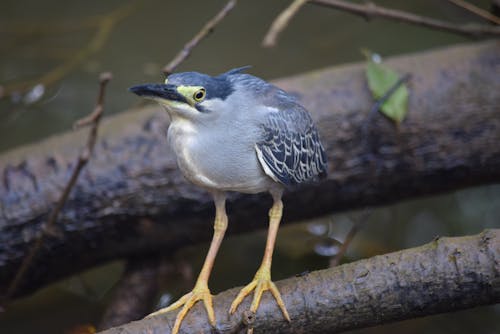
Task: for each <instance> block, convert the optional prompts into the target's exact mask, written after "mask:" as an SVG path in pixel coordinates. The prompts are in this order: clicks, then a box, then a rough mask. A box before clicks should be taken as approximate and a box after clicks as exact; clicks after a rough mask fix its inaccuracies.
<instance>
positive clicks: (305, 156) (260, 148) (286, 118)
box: [129, 66, 328, 334]
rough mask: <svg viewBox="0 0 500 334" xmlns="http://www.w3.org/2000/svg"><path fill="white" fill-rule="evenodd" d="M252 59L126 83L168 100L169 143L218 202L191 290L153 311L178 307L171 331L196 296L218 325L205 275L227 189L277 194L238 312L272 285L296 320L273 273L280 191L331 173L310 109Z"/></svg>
mask: <svg viewBox="0 0 500 334" xmlns="http://www.w3.org/2000/svg"><path fill="white" fill-rule="evenodd" d="M248 68H249V66H245V67H239V68H234V69H231V70H229V71H227V72H224V73H222V74H219V75H216V76H210V75H208V74H204V73H199V72H179V73H173V74H170V75H168V76H167V78H166V79H165V81H164V82H163V83H147V84H140V85H136V86H133V87H131V88H129V90H130V91H131V92H133V93H135V94H137V95H138V96H140V97H143V98H147V99H152V100H154V101H156V102H158V103H159V104H160V105H162V106H163V107H165V109H166V111H167V113H168V115H169V118H170V125H169V127H168V131H167V140H168V143H169V145H170V147H171V149H172V150H173V152H174V153H175V155H176V159H177V165H178V168H179V169H180V171H181V172H182V174H183V175H184V177H185V178H186V179H187V180H189V181H190V182H192V183H193V184H195V185H197V186H199V187H202V188H204V189H206V190H207V191H208V192H209V193H211V195H212V197H213V201H214V204H215V220H214V233H213V238H212V241H211V243H210V246H209V250H208V253H207V255H206V259H205V262H204V264H203V266H202V269H201V271H200V273H199V276H198V279H197V281H196V283H195V286H194V288H193V290H192V291H191V292H189V293H187V294H186V295H184V296H183V297H181V298H180V299H179V300H178V301H176V302H174V303H173V304H171V305H170V306H167V307H166V308H163V309H160V310H159V311H157V312H154V313H152V314H150V315H149V316H155V315H158V314H163V313H165V312H170V311H173V310H176V309H179V308H180V311H179V313H178V314H177V316H176V320H175V323H174V327H173V329H172V333H173V334H176V333H178V331H179V329H180V326H181V323H182V321H183V319H184V317H185V316H186V314H187V313H188V312H189V310H190V309H191V308H192V307H193V305H194V304H195V303H197V302H198V301H203V303H204V306H205V309H206V312H207V316H208V319H209V321H210V324H211V326H212V327H215V325H216V320H215V313H214V309H213V305H212V295H211V292H210V290H209V288H208V280H209V277H210V273H211V271H212V268H213V265H214V261H215V257H216V255H217V252H218V250H219V246H220V245H221V242H222V239H223V237H224V233H225V231H226V228H227V225H228V217H227V214H226V208H225V203H226V197H227V193H228V192H240V193H250V194H254V193H260V192H268V193H270V194H271V196H272V199H273V204H272V207H271V208H270V210H269V228H268V234H267V241H266V246H265V251H264V256H263V259H262V263H261V265H260V267H259V269H258V270H257V272H256V274H255V276H254V278H253V280H252V281H251V282H250V283H249V284H248V285H246V286H245V287H244V288H243V289H242V290H241V291H240V292H239V294H238V295H237V297H236V298H235V299H234V301H233V303H232V304H231V307H230V309H229V313H230V314H233V313H234V312H235V311H236V309H237V308H238V306H239V305H240V303H241V302H242V301H243V300H244V299H245V297H246V296H248V295H250V294H251V293H252V291H253V292H254V295H253V300H252V304H251V306H250V311H251V312H253V313H254V314H255V313H256V312H257V309H258V307H259V304H260V300H261V297H262V294H263V293H264V292H265V291H268V290H269V291H270V293H271V294H272V296H273V297H274V298H275V300H276V303H277V304H278V306H279V308H280V310H281V312H282V314H283V316H284V318H285V319H286V320H287V321H289V322H290V321H291V319H290V316H289V314H288V311H287V309H286V306H285V304H284V302H283V299H282V297H281V294H280V292H279V291H278V289H277V287H276V285H275V284H274V283H273V282H272V280H271V262H272V255H273V250H274V245H275V241H276V236H277V232H278V227H279V224H280V221H281V217H282V212H283V202H282V195H283V193H284V191H286V190H287V189H289V188H293V187H297V186H299V185H300V184H304V183H310V182H314V181H315V180H318V179H320V178H323V177H325V176H326V175H327V170H328V164H327V157H326V153H325V149H324V146H323V145H322V143H321V141H320V137H319V134H318V130H317V128H316V126H315V124H314V122H313V120H312V118H311V116H310V114H309V112H308V111H307V110H306V109H305V108H304V107H303V106H302V105H301V104H300V103H299V102H298V100H297V98H296V97H295V96H292V95H291V94H288V93H287V92H285V91H284V90H282V89H280V88H278V87H277V86H275V85H273V84H271V83H269V82H267V81H265V80H263V79H261V78H258V77H256V76H253V75H251V74H248V73H246V70H247V69H248Z"/></svg>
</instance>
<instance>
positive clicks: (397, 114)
mask: <svg viewBox="0 0 500 334" xmlns="http://www.w3.org/2000/svg"><path fill="white" fill-rule="evenodd" d="M368 59H369V60H368V64H367V66H366V79H367V80H368V87H369V88H370V91H371V92H372V95H373V98H375V99H376V100H378V99H380V98H381V97H382V96H384V94H385V93H386V92H387V91H388V90H389V89H391V88H392V87H393V86H394V85H395V84H396V83H397V81H398V80H399V75H398V74H397V72H396V71H394V70H392V69H390V68H388V67H387V66H384V65H382V64H380V63H376V62H374V61H373V60H371V59H372V57H368ZM408 95H409V93H408V88H407V87H406V85H405V84H401V85H400V86H399V88H398V89H396V91H395V92H394V93H393V94H392V95H391V96H390V97H389V99H387V100H386V101H385V102H384V103H383V104H382V107H381V108H380V110H381V111H382V112H383V113H384V115H386V116H387V117H389V118H390V119H392V120H393V121H395V122H396V123H398V124H399V123H401V122H402V121H403V119H404V117H405V115H406V112H407V111H408Z"/></svg>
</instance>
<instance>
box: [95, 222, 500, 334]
mask: <svg viewBox="0 0 500 334" xmlns="http://www.w3.org/2000/svg"><path fill="white" fill-rule="evenodd" d="M277 286H278V289H280V291H281V294H282V296H283V300H284V302H285V304H286V305H287V309H288V312H289V313H290V317H291V319H292V322H291V323H288V322H287V321H286V320H285V319H284V318H283V316H282V314H281V312H280V310H279V308H278V306H277V305H276V304H275V301H274V299H272V297H270V296H269V293H265V294H264V297H263V299H262V303H261V305H260V307H259V309H258V311H257V313H256V314H255V315H250V314H248V312H245V310H247V309H248V308H249V307H250V301H251V298H246V300H245V301H244V303H243V304H242V305H241V306H240V307H239V309H238V310H237V312H236V313H235V314H234V315H233V316H229V315H228V310H229V307H230V305H231V302H232V300H233V299H234V297H235V296H236V294H237V293H238V289H237V288H235V289H231V290H227V291H225V292H222V293H220V294H219V295H217V296H215V297H214V307H215V315H216V318H217V324H216V332H217V333H242V334H243V333H246V330H247V327H248V325H246V324H248V322H249V320H248V318H249V316H250V317H251V320H250V323H251V326H253V327H254V330H255V332H256V333H337V332H341V331H345V330H349V329H355V328H363V327H369V326H373V325H378V324H384V323H389V322H393V321H397V320H404V319H410V318H415V317H421V316H425V315H431V314H437V313H442V312H451V311H456V310H461V309H466V308H471V307H475V306H479V305H487V304H494V303H498V302H500V230H486V231H484V232H483V233H481V234H478V235H475V236H466V237H455V238H439V239H436V240H434V241H432V242H430V243H428V244H426V245H424V246H421V247H417V248H412V249H407V250H403V251H399V252H395V253H390V254H385V255H380V256H375V257H373V258H370V259H366V260H361V261H357V262H353V263H350V264H345V265H342V266H339V267H335V268H332V269H326V270H320V271H316V272H312V273H309V274H307V275H305V276H300V277H295V278H290V279H286V280H283V281H279V282H277ZM176 313H177V312H170V313H167V314H165V315H160V316H156V317H153V318H149V319H143V320H140V321H136V322H132V323H129V324H126V325H123V326H119V327H116V328H113V329H110V330H107V331H104V332H102V333H101V334H115V333H120V334H125V333H170V329H171V328H172V326H173V323H174V321H175V316H176ZM180 333H213V331H212V329H211V327H210V325H209V323H208V321H207V318H206V313H205V310H204V308H203V305H202V303H198V304H197V305H195V306H194V308H193V309H192V310H191V311H190V312H189V313H188V315H187V316H186V318H185V320H184V322H183V325H182V326H181V331H180Z"/></svg>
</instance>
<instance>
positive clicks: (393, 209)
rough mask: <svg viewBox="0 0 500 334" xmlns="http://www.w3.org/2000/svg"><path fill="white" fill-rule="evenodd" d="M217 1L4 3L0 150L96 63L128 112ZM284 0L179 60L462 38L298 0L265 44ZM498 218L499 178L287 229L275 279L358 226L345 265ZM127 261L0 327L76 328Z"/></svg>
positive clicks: (462, 315)
mask: <svg viewBox="0 0 500 334" xmlns="http://www.w3.org/2000/svg"><path fill="white" fill-rule="evenodd" d="M469 2H470V3H473V4H475V5H477V6H479V7H481V8H484V9H486V10H488V9H489V6H490V4H491V1H489V0H485V1H479V0H477V1H469ZM225 3H226V1H225V0H218V1H215V0H210V1H208V0H207V1H195V0H170V1H166V0H145V1H123V0H121V1H119V0H107V1H96V0H93V1H75V0H73V1H68V0H66V1H62V0H45V1H37V0H2V1H1V2H0V41H1V42H0V85H1V86H2V87H3V95H4V98H2V99H0V153H1V152H4V151H7V150H9V149H12V148H14V147H16V146H19V145H23V144H29V143H32V142H35V141H38V140H41V139H43V138H45V137H47V136H50V135H54V134H57V133H61V132H64V131H68V130H70V129H71V127H72V124H73V123H74V122H75V121H76V120H78V119H80V118H81V117H83V116H85V115H86V114H88V113H89V112H90V111H91V110H92V108H93V106H94V103H95V95H96V92H97V77H98V75H99V73H100V72H102V71H111V72H112V73H113V76H114V79H113V81H112V82H111V83H110V85H109V90H108V93H107V96H106V114H107V115H111V114H115V113H120V112H124V111H126V110H127V108H129V107H131V106H132V105H133V104H135V103H137V98H136V97H135V96H132V94H129V93H128V92H127V88H128V87H130V86H131V85H134V84H138V83H141V82H155V81H157V82H159V81H162V80H163V76H162V75H161V68H162V67H163V66H164V65H165V64H166V63H168V62H169V61H170V60H171V59H172V58H173V57H174V56H175V54H176V53H177V52H178V51H179V50H180V49H181V47H182V46H183V45H184V43H185V42H187V41H188V40H189V39H191V38H192V36H193V35H194V34H195V33H196V32H197V31H198V30H199V29H200V28H201V27H202V26H203V25H204V24H205V22H206V21H207V20H208V19H209V18H211V17H212V16H213V15H214V14H215V13H216V12H217V11H218V10H219V9H220V8H221V7H222V6H223V5H224V4H225ZM289 3H290V1H286V0H272V1H270V0H258V1H256V0H253V1H250V0H240V1H239V2H238V4H237V6H236V8H235V9H234V10H233V12H231V13H230V14H229V15H228V17H226V19H225V20H224V21H223V22H222V23H221V24H220V25H219V26H218V27H217V28H216V30H215V32H214V34H212V35H211V36H210V37H208V38H207V39H206V40H205V41H203V42H202V43H201V44H200V45H199V46H198V47H197V48H196V49H195V51H194V53H193V54H192V55H191V57H190V58H189V59H188V60H187V61H186V62H184V63H183V64H182V65H181V66H180V67H179V68H178V70H179V71H184V70H196V71H201V72H206V73H209V74H217V73H220V72H224V71H226V70H228V69H230V68H233V67H239V66H243V65H252V66H253V67H252V69H251V73H252V74H255V75H258V76H261V77H263V78H265V79H273V78H279V77H285V76H291V75H295V74H299V73H301V72H305V71H308V70H313V69H318V68H322V67H327V66H334V65H339V64H343V63H347V62H358V61H363V60H364V56H363V55H362V53H361V52H360V50H361V49H362V48H368V49H370V50H373V51H375V52H377V53H379V54H381V55H382V56H384V57H387V56H392V55H398V54H404V53H410V52H416V51H421V50H428V49H431V48H438V47H444V46H446V45H451V44H457V43H462V42H468V41H469V40H468V39H465V38H463V37H460V36H457V35H453V34H449V33H444V32H441V31H436V30H429V29H425V28H422V27H416V26H411V25H405V24H399V23H394V22H390V21H386V20H381V19H380V20H378V19H375V20H372V21H371V22H366V21H365V20H363V19H361V18H359V17H356V16H352V15H349V14H346V13H343V12H340V11H337V10H332V9H326V8H323V7H318V6H314V5H306V6H304V7H303V9H302V10H301V11H300V12H299V14H298V15H297V16H296V17H295V18H294V19H293V20H292V22H291V24H290V25H289V26H288V28H287V29H286V30H285V32H284V33H283V34H282V35H281V38H280V40H279V42H278V45H277V46H276V47H274V48H272V49H265V48H262V47H261V42H262V38H263V37H264V35H265V33H266V32H267V29H268V28H269V26H270V24H271V22H272V21H273V19H274V18H275V17H276V16H277V15H278V14H279V13H280V12H281V11H282V10H283V9H284V8H285V7H286V6H287V5H288V4H289ZM376 3H377V4H379V5H383V6H388V7H393V8H398V9H403V10H406V11H410V12H413V13H416V14H419V15H425V16H432V17H434V18H439V19H443V20H446V21H450V22H461V23H468V22H480V23H485V22H484V21H482V20H481V19H479V18H478V17H477V16H475V15H473V14H471V13H469V12H467V11H465V10H463V9H461V8H459V7H457V6H455V5H452V4H451V3H450V2H449V1H447V0H419V1H404V2H403V1H389V0H386V1H382V0H379V1H376ZM43 82H44V83H45V84H44V83H43ZM1 93H2V91H0V94H1ZM499 216H500V185H490V186H484V187H479V188H472V189H466V190H462V191H457V192H454V193H450V194H447V195H441V196H436V197H432V198H424V199H416V200H411V201H406V202H404V203H399V204H396V205H392V206H388V207H383V208H375V209H364V210H361V211H359V212H347V213H341V214H335V215H330V216H327V217H323V218H321V219H318V220H315V221H308V222H303V223H300V224H294V225H292V226H286V227H283V228H281V230H280V234H279V237H278V244H277V248H276V251H275V261H273V263H274V265H273V279H274V280H279V279H282V278H285V277H290V276H293V275H295V274H298V273H301V272H304V271H306V270H315V269H320V268H325V267H328V265H329V262H330V260H331V258H332V257H334V256H335V255H336V254H337V253H338V251H339V248H340V246H341V245H342V243H343V242H344V241H345V238H346V235H347V233H348V231H349V230H350V229H351V228H352V226H353V224H360V226H361V228H360V231H359V233H358V234H357V235H356V236H355V238H354V241H353V243H352V244H351V245H350V246H349V248H348V250H347V253H346V256H345V257H344V260H343V261H347V262H349V261H353V260H356V259H360V258H366V257H370V256H373V255H376V254H381V253H386V252H390V251H395V250H399V249H403V248H408V247H412V246H417V245H421V244H423V243H426V242H429V241H430V240H432V239H433V238H434V237H435V236H437V235H440V236H446V235H450V236H459V235H466V234H475V233H478V232H480V231H482V230H483V229H484V228H488V227H497V228H498V227H499V223H498V219H497V217H499ZM233 223H234V222H233ZM207 228H210V225H209V223H207ZM265 236H266V232H265V231H261V232H256V233H252V234H249V235H244V236H235V237H229V238H226V240H225V242H224V243H223V245H222V248H221V250H220V252H219V255H218V258H217V261H216V265H215V268H214V273H213V275H212V278H211V281H210V284H211V285H210V286H211V289H212V292H213V293H217V292H220V291H223V290H225V289H227V288H230V287H234V286H240V285H243V284H246V283H248V281H249V279H251V278H252V277H253V275H254V272H255V270H256V268H257V267H258V265H259V263H260V260H261V256H260V254H261V252H262V250H263V249H264V245H265ZM207 246H208V245H207V244H204V245H199V246H196V247H188V248H186V249H183V250H181V251H179V252H178V254H176V255H175V258H176V259H177V260H178V261H179V262H183V263H187V264H189V265H192V268H191V269H190V270H192V271H193V272H194V276H195V277H196V274H197V272H198V270H199V268H200V267H201V264H202V261H203V258H204V256H205V253H206V249H207ZM235 247H238V249H239V250H238V251H237V252H235V251H234V248H235ZM230 250H233V251H230ZM256 254H259V255H258V256H256ZM234 268H238V269H237V270H236V271H235V270H234ZM123 270H124V263H123V261H116V262H113V263H110V264H107V265H105V266H102V267H99V268H94V269H92V270H89V271H87V272H85V273H81V274H80V275H77V276H75V277H71V278H69V279H67V280H64V281H62V282H59V283H56V284H53V285H52V286H49V287H47V288H45V289H42V290H41V291H39V292H37V293H35V294H34V295H33V296H31V297H28V298H24V299H21V300H18V301H16V302H14V303H13V304H12V305H9V307H8V309H7V310H6V312H3V313H0V333H33V332H38V333H68V332H71V331H72V330H74V329H75V328H76V327H77V326H80V325H85V324H97V323H99V320H100V318H101V316H102V313H103V311H104V310H105V309H106V305H107V302H108V301H109V297H110V294H111V292H112V289H113V287H114V286H115V284H116V282H117V281H118V280H119V278H120V275H121V274H122V273H123ZM188 276H189V275H188ZM187 281H188V279H185V278H184V279H183V278H182V277H178V279H177V280H175V282H173V283H174V284H171V283H172V280H170V283H169V284H168V286H165V287H164V289H163V291H162V295H161V296H159V303H163V304H166V303H168V302H169V301H170V300H172V299H176V298H178V297H180V296H181V295H182V294H183V293H185V292H186V291H187V290H189V289H190V288H191V284H192V282H187ZM160 297H161V298H160ZM498 319H500V306H498V305H497V306H490V307H481V308H476V309H473V310H468V311H462V312H457V313H452V314H445V315H438V316H432V317H426V318H421V319H417V320H411V321H404V322H399V323H395V324H391V325H386V326H382V327H375V328H371V329H364V330H359V331H356V333H382V332H383V333H400V332H405V333H421V332H423V331H425V332H428V333H443V332H446V333H451V332H453V333H469V332H471V331H474V332H479V333H499V332H500V321H499V320H498Z"/></svg>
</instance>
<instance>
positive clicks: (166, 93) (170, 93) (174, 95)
mask: <svg viewBox="0 0 500 334" xmlns="http://www.w3.org/2000/svg"><path fill="white" fill-rule="evenodd" d="M128 90H129V91H131V92H132V93H134V94H137V95H139V96H143V97H146V98H148V97H149V98H160V99H164V100H170V101H180V102H187V101H186V98H185V97H184V96H183V95H182V94H180V93H179V92H178V91H177V86H175V85H168V84H144V85H137V86H133V87H130V88H129V89H128Z"/></svg>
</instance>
